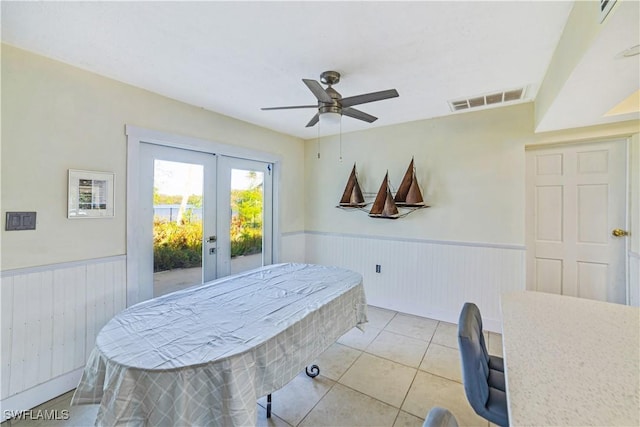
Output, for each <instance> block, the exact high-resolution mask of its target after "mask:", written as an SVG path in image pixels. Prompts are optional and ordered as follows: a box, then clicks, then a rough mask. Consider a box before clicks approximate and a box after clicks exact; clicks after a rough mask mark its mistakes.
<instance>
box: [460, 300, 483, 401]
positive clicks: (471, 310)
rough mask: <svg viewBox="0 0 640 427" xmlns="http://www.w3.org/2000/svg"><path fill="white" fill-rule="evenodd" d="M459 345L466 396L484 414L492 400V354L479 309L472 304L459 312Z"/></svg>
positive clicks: (467, 304)
mask: <svg viewBox="0 0 640 427" xmlns="http://www.w3.org/2000/svg"><path fill="white" fill-rule="evenodd" d="M458 345H459V347H460V359H461V364H462V380H463V381H462V382H463V383H464V391H465V394H466V395H467V399H468V400H469V403H470V404H471V406H472V407H473V409H475V410H476V411H483V410H484V408H485V406H486V404H487V401H488V400H489V383H488V378H489V354H488V352H487V348H486V345H485V342H484V335H482V317H481V316H480V310H479V309H478V307H477V306H476V305H475V304H473V303H470V302H467V303H465V304H464V306H463V307H462V311H461V312H460V319H459V320H458Z"/></svg>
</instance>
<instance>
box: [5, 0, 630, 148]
mask: <svg viewBox="0 0 640 427" xmlns="http://www.w3.org/2000/svg"><path fill="white" fill-rule="evenodd" d="M594 3H595V2H594ZM572 5H573V3H572V2H562V1H554V2H543V1H510V2H478V1H470V2H460V1H448V2H211V1H210V2H8V1H2V41H3V42H5V43H8V44H10V45H14V46H17V47H20V48H23V49H26V50H29V51H33V52H36V53H38V54H41V55H44V56H47V57H51V58H54V59H57V60H60V61H63V62H66V63H69V64H72V65H75V66H77V67H80V68H83V69H86V70H90V71H93V72H95V73H98V74H101V75H104V76H107V77H110V78H113V79H116V80H119V81H122V82H126V83H129V84H131V85H134V86H138V87H141V88H144V89H148V90H150V91H152V92H156V93H159V94H162V95H165V96H167V97H170V98H174V99H177V100H180V101H183V102H186V103H189V104H193V105H196V106H199V107H203V108H206V109H208V110H212V111H216V112H218V113H221V114H225V115H228V116H231V117H234V118H237V119H240V120H244V121H247V122H250V123H254V124H256V125H260V126H263V127H266V128H270V129H274V130H276V131H279V132H282V133H285V134H290V135H294V136H297V137H300V138H305V139H310V138H314V137H316V136H317V135H318V129H317V126H316V127H314V128H305V125H306V123H307V122H308V121H309V119H310V118H311V117H312V116H313V115H314V114H315V110H313V109H305V110H281V111H261V110H260V108H261V107H269V106H286V105H300V104H302V105H307V104H314V103H315V98H314V97H313V95H312V94H311V92H309V90H308V89H307V87H306V86H305V85H304V84H303V83H302V81H301V79H302V78H310V79H316V80H319V75H320V73H321V72H322V71H325V70H336V71H338V72H340V73H341V74H342V80H341V82H340V83H339V84H338V85H336V86H335V89H337V90H338V91H339V92H340V93H341V94H342V95H343V96H344V97H347V96H353V95H358V94H361V93H365V92H374V91H379V90H385V89H391V88H395V89H397V90H398V92H399V93H400V96H399V97H398V98H393V99H388V100H384V101H379V102H375V103H369V104H364V105H361V106H358V107H357V108H358V109H360V110H362V111H365V112H367V113H369V114H373V115H374V116H377V117H379V120H377V121H376V122H375V123H372V124H368V123H365V122H361V121H359V120H355V119H352V118H349V117H344V118H343V120H342V131H343V132H349V131H353V130H360V129H367V128H371V127H375V126H385V125H390V124H395V123H401V122H408V121H413V120H420V119H425V118H431V117H437V116H443V115H447V114H452V113H451V111H450V109H449V106H448V103H447V102H448V101H449V100H452V99H457V98H466V97H472V96H475V95H482V94H485V93H489V92H494V91H498V90H503V89H511V88H514V87H519V86H525V85H526V86H528V88H529V89H528V92H527V97H528V98H529V99H532V98H533V97H535V94H536V92H537V90H538V88H539V86H540V84H541V82H542V80H543V78H544V75H545V72H546V70H547V67H548V65H549V62H550V60H551V57H552V54H553V52H554V49H555V47H556V45H557V43H558V40H559V39H560V36H561V33H562V30H563V28H564V26H565V23H566V21H567V17H568V16H569V13H570V11H571V8H572ZM635 25H636V28H637V23H636V24H635ZM609 27H610V25H609ZM636 33H637V31H636ZM627 44H629V43H627ZM632 44H633V43H630V44H629V46H630V45H632ZM629 46H626V47H629ZM635 58H638V57H635ZM596 61H598V58H596ZM584 67H585V69H586V70H587V71H585V72H586V73H587V74H589V73H593V71H591V70H590V68H589V67H590V65H589V64H586V65H584ZM636 90H637V88H636ZM630 93H631V91H629V93H627V94H626V95H625V97H626V96H628V95H629V94H630ZM567 96H569V95H567ZM623 98H624V97H623ZM623 98H620V100H622V99H623ZM607 110H608V109H607ZM456 114H460V113H456ZM592 118H593V117H591V119H592ZM558 126H560V127H562V126H563V125H562V123H560V124H558V123H551V124H549V125H548V128H554V127H558ZM320 131H321V135H325V134H329V133H335V129H329V128H326V127H325V128H324V129H321V130H320Z"/></svg>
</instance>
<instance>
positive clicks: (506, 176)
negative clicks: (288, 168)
mask: <svg viewBox="0 0 640 427" xmlns="http://www.w3.org/2000/svg"><path fill="white" fill-rule="evenodd" d="M345 120H350V119H345ZM532 129H533V106H532V104H530V103H529V104H521V105H517V106H513V107H508V108H500V109H492V110H484V111H477V112H472V113H464V114H456V115H452V116H448V117H443V118H436V119H431V120H422V121H416V122H411V123H405V124H400V125H393V126H387V127H382V128H377V129H372V130H370V131H363V132H354V133H349V134H345V135H343V137H342V147H343V148H342V150H343V159H344V160H343V161H342V162H341V163H340V162H339V161H338V160H337V159H338V157H339V142H338V141H339V140H338V138H337V137H330V138H323V139H321V142H320V151H321V159H320V160H318V159H317V156H316V151H317V144H316V141H307V150H306V166H305V173H306V184H305V188H306V190H307V194H308V195H309V196H308V198H307V217H306V228H307V230H312V231H322V232H337V233H355V234H368V235H376V236H393V237H399V238H420V239H434V240H447V241H462V242H483V243H496V244H520V245H521V244H523V242H524V144H525V142H526V140H527V137H529V136H530V135H531V134H532V132H533V130H532ZM412 156H413V157H415V167H416V173H417V178H418V181H419V182H420V184H421V186H422V190H423V193H424V194H423V195H424V197H425V201H426V202H427V203H428V204H429V205H431V207H430V208H429V209H424V210H421V211H417V212H414V213H412V214H410V215H409V216H407V217H406V218H401V219H398V220H395V221H391V220H382V219H372V218H369V217H368V216H367V215H366V213H364V212H346V211H344V210H340V209H336V208H335V206H336V204H337V203H338V201H339V199H340V196H341V195H342V191H343V190H344V186H345V184H346V181H347V177H348V175H349V172H350V169H351V167H352V165H353V163H354V162H357V165H358V171H359V179H360V182H361V185H362V187H363V191H367V192H372V193H375V192H377V190H378V188H379V186H380V183H381V182H382V179H383V177H384V174H385V172H386V171H387V170H389V178H390V180H391V184H392V185H393V186H394V187H395V188H397V186H398V185H399V184H400V180H401V179H402V176H403V174H404V173H405V170H406V169H407V166H408V165H409V161H410V160H411V157H412Z"/></svg>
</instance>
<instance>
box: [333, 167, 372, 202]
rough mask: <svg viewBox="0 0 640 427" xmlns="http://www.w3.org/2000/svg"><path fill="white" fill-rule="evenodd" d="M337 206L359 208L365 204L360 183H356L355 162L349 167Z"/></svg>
mask: <svg viewBox="0 0 640 427" xmlns="http://www.w3.org/2000/svg"><path fill="white" fill-rule="evenodd" d="M339 206H340V207H343V208H361V207H363V206H366V203H365V201H364V196H363V195H362V190H361V189H360V184H358V177H357V175H356V164H355V163H354V164H353V169H351V174H350V175H349V180H348V181H347V186H346V187H345V189H344V193H342V197H341V198H340V204H339Z"/></svg>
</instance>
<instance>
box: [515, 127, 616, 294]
mask: <svg viewBox="0 0 640 427" xmlns="http://www.w3.org/2000/svg"><path fill="white" fill-rule="evenodd" d="M526 167H527V289H529V290H536V291H542V292H550V293H555V294H561V295H569V296H576V297H581V298H590V299H596V300H601V301H609V302H615V303H622V304H624V303H626V263H625V251H626V243H627V242H626V236H625V235H624V234H625V230H626V228H625V227H626V141H624V140H618V141H610V142H599V143H590V144H575V145H566V146H559V147H553V148H531V149H528V150H527V166H526Z"/></svg>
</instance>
